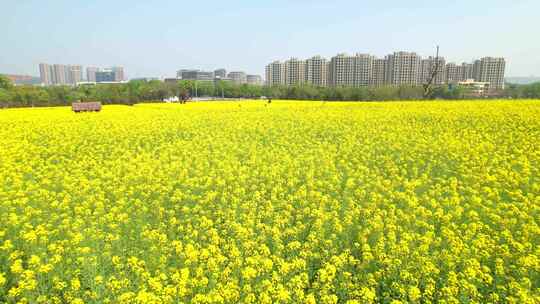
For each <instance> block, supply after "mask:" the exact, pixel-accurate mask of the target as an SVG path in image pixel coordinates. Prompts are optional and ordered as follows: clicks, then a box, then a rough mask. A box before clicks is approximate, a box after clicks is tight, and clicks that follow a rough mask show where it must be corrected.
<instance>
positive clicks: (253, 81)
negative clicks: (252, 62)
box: [246, 75, 263, 85]
mask: <svg viewBox="0 0 540 304" xmlns="http://www.w3.org/2000/svg"><path fill="white" fill-rule="evenodd" d="M246 81H247V84H250V85H262V84H263V81H262V77H261V75H247V76H246Z"/></svg>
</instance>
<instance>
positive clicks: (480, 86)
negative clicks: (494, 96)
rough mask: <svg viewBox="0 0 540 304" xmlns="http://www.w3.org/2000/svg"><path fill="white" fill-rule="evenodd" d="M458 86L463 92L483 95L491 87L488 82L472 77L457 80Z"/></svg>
mask: <svg viewBox="0 0 540 304" xmlns="http://www.w3.org/2000/svg"><path fill="white" fill-rule="evenodd" d="M458 86H459V87H460V88H462V89H463V91H464V94H466V95H472V96H485V95H487V94H488V93H489V92H490V89H491V85H490V83H489V82H480V81H475V80H474V79H467V80H465V81H460V82H458Z"/></svg>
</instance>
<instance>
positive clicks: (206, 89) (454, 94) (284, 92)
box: [0, 75, 540, 108]
mask: <svg viewBox="0 0 540 304" xmlns="http://www.w3.org/2000/svg"><path fill="white" fill-rule="evenodd" d="M186 94H187V95H189V96H191V97H216V98H220V97H223V98H260V97H263V96H264V97H267V98H275V99H299V100H300V99H302V100H330V101H342V100H344V101H369V100H376V101H385V100H418V99H422V98H423V88H422V87H420V86H400V87H390V86H388V87H379V88H375V87H359V88H353V87H314V86H306V85H303V86H272V87H268V86H257V85H247V84H242V85H238V84H234V83H230V82H216V83H214V82H204V81H199V82H195V81H189V80H182V81H178V82H177V83H168V82H161V81H158V80H152V81H143V80H136V81H130V82H128V83H123V84H98V85H82V86H78V87H70V86H50V87H37V86H14V85H13V84H12V83H11V82H10V81H9V79H7V78H5V77H3V76H1V75H0V107H4V108H5V107H38V106H59V105H70V104H71V103H72V102H75V101H101V102H102V103H104V104H135V103H139V102H162V101H164V100H166V99H168V98H171V97H174V96H182V95H186ZM468 97H470V96H468V95H467V94H466V92H464V91H462V90H461V89H460V88H453V89H449V88H448V87H447V86H441V87H436V88H434V90H433V92H432V95H431V96H430V99H462V98H468ZM497 97H507V98H540V83H537V84H532V85H508V86H507V89H506V90H505V91H503V92H500V94H498V95H497Z"/></svg>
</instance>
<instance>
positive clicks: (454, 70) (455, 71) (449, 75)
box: [445, 63, 463, 83]
mask: <svg viewBox="0 0 540 304" xmlns="http://www.w3.org/2000/svg"><path fill="white" fill-rule="evenodd" d="M445 69H446V83H458V82H460V81H463V80H462V78H461V77H462V73H461V66H458V65H457V64H455V63H448V64H447V65H446V67H445Z"/></svg>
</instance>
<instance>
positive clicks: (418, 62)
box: [266, 52, 505, 89]
mask: <svg viewBox="0 0 540 304" xmlns="http://www.w3.org/2000/svg"><path fill="white" fill-rule="evenodd" d="M302 66H303V67H305V69H302ZM302 71H304V72H303V75H302ZM504 72H505V61H504V58H492V57H484V58H482V59H480V60H476V61H474V63H462V64H460V65H457V64H455V63H448V64H446V60H445V59H444V57H438V58H435V57H427V58H421V57H420V56H419V55H418V54H416V53H414V52H394V53H392V54H390V55H387V56H386V57H385V58H384V59H383V58H381V59H379V58H375V57H374V56H372V55H369V54H356V55H354V56H350V55H347V54H344V53H341V54H338V55H336V56H334V57H332V58H331V59H330V61H327V60H325V59H324V58H322V57H320V56H315V57H312V58H309V59H307V60H305V61H303V60H299V59H297V58H292V59H290V60H287V61H286V62H285V63H281V62H279V61H275V62H273V63H271V64H269V65H267V66H266V83H267V84H268V85H276V84H287V85H295V84H299V83H302V82H305V83H307V84H309V85H315V86H324V85H326V86H353V87H359V86H384V85H389V86H400V85H407V86H408V85H412V86H414V85H422V84H425V83H427V82H428V81H430V79H431V77H432V76H433V74H434V73H435V78H434V79H433V82H432V84H433V85H444V84H456V83H460V82H465V81H467V80H469V79H474V80H475V81H477V82H486V83H487V82H489V83H490V84H491V89H502V88H504ZM302 79H304V80H302Z"/></svg>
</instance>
